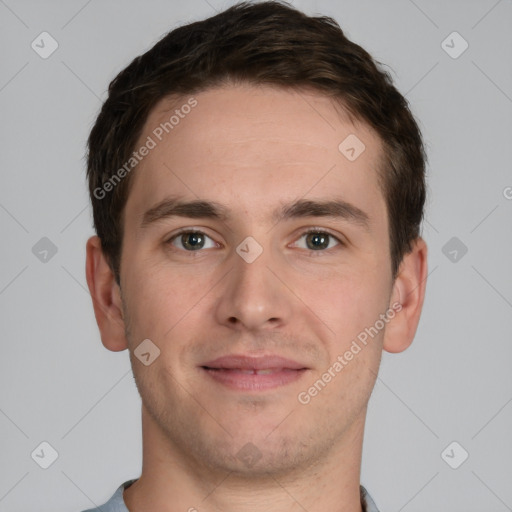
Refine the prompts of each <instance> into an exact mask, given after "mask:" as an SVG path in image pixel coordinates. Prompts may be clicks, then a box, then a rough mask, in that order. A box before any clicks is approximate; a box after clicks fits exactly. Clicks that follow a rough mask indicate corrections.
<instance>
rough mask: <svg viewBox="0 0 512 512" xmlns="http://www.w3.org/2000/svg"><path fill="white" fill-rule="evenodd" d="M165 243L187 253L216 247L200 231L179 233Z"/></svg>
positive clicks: (214, 243) (213, 242) (215, 244)
mask: <svg viewBox="0 0 512 512" xmlns="http://www.w3.org/2000/svg"><path fill="white" fill-rule="evenodd" d="M167 243H170V244H171V245H173V246H174V247H177V248H178V249H181V250H184V251H189V252H191V251H198V250H200V249H212V248H214V247H217V243H216V242H215V241H213V240H212V239H211V238H210V237H209V236H208V235H205V234H204V233H203V232H202V231H181V232H180V233H178V234H177V235H174V236H173V237H171V238H170V239H169V240H168V242H167Z"/></svg>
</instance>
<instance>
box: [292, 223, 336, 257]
mask: <svg viewBox="0 0 512 512" xmlns="http://www.w3.org/2000/svg"><path fill="white" fill-rule="evenodd" d="M310 233H325V234H326V235H329V236H330V237H332V238H334V239H335V240H336V241H337V242H338V243H339V244H340V245H342V246H344V245H346V242H345V241H344V239H343V238H342V237H341V236H340V235H339V234H335V233H333V232H332V231H331V230H330V229H327V228H322V227H319V226H315V227H311V228H306V229H305V230H304V231H300V234H299V236H298V237H296V238H295V242H293V243H296V242H297V241H298V240H300V239H301V238H302V237H303V236H304V235H309V234H310ZM318 252H325V251H318Z"/></svg>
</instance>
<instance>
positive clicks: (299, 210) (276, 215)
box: [141, 198, 370, 231]
mask: <svg viewBox="0 0 512 512" xmlns="http://www.w3.org/2000/svg"><path fill="white" fill-rule="evenodd" d="M171 217H188V218H191V219H214V220H220V221H223V222H226V221H228V220H229V218H230V213H229V209H228V208H226V207H225V206H223V205H221V204H220V203H217V202H215V201H205V200H194V201H182V200H180V199H177V198H166V199H164V200H163V201H161V202H159V203H158V204H157V205H156V206H154V207H152V208H150V209H149V210H147V211H146V212H145V213H144V215H143V217H142V222H141V227H142V228H145V227H147V226H149V225H150V224H153V223H155V222H158V221H161V220H164V219H168V218H171ZM302 217H331V218H333V219H342V220H346V221H348V222H350V223H353V224H355V225H357V226H359V227H362V228H363V229H365V230H366V231H370V219H369V216H368V214H367V213H366V212H364V211H363V210H361V209H360V208H358V207H357V206H355V205H353V204H351V203H348V202H346V201H344V200H342V199H333V200H326V201H316V200H315V201H313V200H304V199H299V200H297V201H294V202H293V203H289V204H284V205H282V206H281V207H279V208H277V209H276V210H275V211H274V212H273V215H272V220H273V221H274V222H275V223H276V224H277V223H279V222H282V221H283V220H290V219H295V218H302Z"/></svg>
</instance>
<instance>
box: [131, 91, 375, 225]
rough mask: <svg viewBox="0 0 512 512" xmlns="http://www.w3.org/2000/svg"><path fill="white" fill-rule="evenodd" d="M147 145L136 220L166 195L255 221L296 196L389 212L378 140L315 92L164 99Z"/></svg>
mask: <svg viewBox="0 0 512 512" xmlns="http://www.w3.org/2000/svg"><path fill="white" fill-rule="evenodd" d="M149 138H150V139H151V140H152V141H153V143H152V145H154V147H153V148H152V149H151V150H150V151H149V152H148V154H147V155H146V156H145V157H144V158H143V159H142V160H141V162H140V163H139V165H138V166H137V168H136V170H135V171H134V176H133V182H132V187H131V192H130V196H129V199H128V203H130V204H131V206H133V207H134V208H135V209H136V210H137V211H138V212H140V211H142V210H143V209H144V208H147V207H148V206H150V205H151V204H154V203H156V202H158V201H160V200H162V199H164V198H165V197H166V196H167V195H169V194H173V195H176V194H178V195H184V196H188V197H190V198H196V199H197V198H201V199H215V200H216V201H217V202H225V203H226V204H228V203H231V204H235V203H237V204H239V205H243V208H244V210H245V211H246V212H247V211H248V210H249V209H250V208H252V209H253V210H252V211H253V214H255V215H256V213H257V212H258V214H263V211H264V210H265V209H266V207H267V206H268V207H269V208H270V206H271V204H274V203H276V202H282V201H283V200H287V199H292V198H295V199H296V198H298V197H307V198H315V196H322V197H327V196H328V197H329V198H335V197H336V196H338V195H342V196H344V197H346V196H352V197H358V201H359V203H360V206H361V207H362V208H366V209H367V210H370V214H371V211H372V210H373V211H374V212H375V213H376V214H377V213H378V209H379V208H382V207H383V205H384V199H383V197H382V193H381V191H380V189H379V187H378V179H377V170H378V168H379V166H380V161H381V155H382V148H381V142H380V139H379V137H378V136H377V135H376V134H375V133H374V132H373V130H371V129H370V128H369V127H368V126H367V125H366V124H364V123H360V122H356V124H353V123H352V122H351V121H350V120H349V118H348V116H347V115H346V113H345V112H344V111H343V109H342V108H341V107H340V106H339V105H337V104H335V103H334V102H333V101H332V100H331V99H329V98H327V97H326V96H324V95H321V94H319V93H312V92H310V91H309V92H307V91H302V92H300V91H292V90H288V89H282V88H275V87H269V86H250V85H244V86H229V87H222V88H216V89H210V90H206V91H204V92H201V93H198V94H195V95H193V96H183V97H181V98H179V99H176V98H173V99H171V98H165V99H163V100H161V101H160V102H159V103H158V104H157V105H156V106H155V108H154V109H153V110H152V111H151V112H150V115H149V116H148V119H147V121H146V123H145V126H144V129H143V132H142V134H141V137H140V139H139V143H138V145H137V147H139V146H141V145H143V144H144V143H146V142H147V141H148V140H149ZM362 149H364V150H363V151H362V152H361V150H362ZM359 153H360V154H359ZM354 156H356V158H355V159H354ZM127 207H128V204H127Z"/></svg>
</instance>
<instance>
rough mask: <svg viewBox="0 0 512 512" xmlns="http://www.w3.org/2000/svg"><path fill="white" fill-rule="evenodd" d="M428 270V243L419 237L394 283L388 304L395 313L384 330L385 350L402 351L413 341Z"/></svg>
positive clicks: (406, 256) (403, 262) (405, 258)
mask: <svg viewBox="0 0 512 512" xmlns="http://www.w3.org/2000/svg"><path fill="white" fill-rule="evenodd" d="M427 270H428V269H427V244H426V243H425V241H424V240H423V239H422V238H421V237H418V238H417V239H416V240H415V241H414V242H413V247H412V250H411V252H409V253H408V254H406V255H405V256H404V258H403V260H402V263H401V264H400V268H399V272H398V275H397V277H396V279H395V282H394V284H393V292H392V294H391V301H390V305H389V307H390V309H393V310H394V311H395V316H394V317H393V319H392V320H390V322H389V323H388V324H387V325H386V330H385V332H384V342H383V347H382V348H383V349H384V350H385V351H386V352H402V351H403V350H405V349H406V348H408V347H409V345H410V344H411V343H412V340H413V339H414V335H415V334H416V329H417V327H418V323H419V321H420V315H421V309H422V307H423V299H424V298H425V289H426V285H427Z"/></svg>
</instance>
